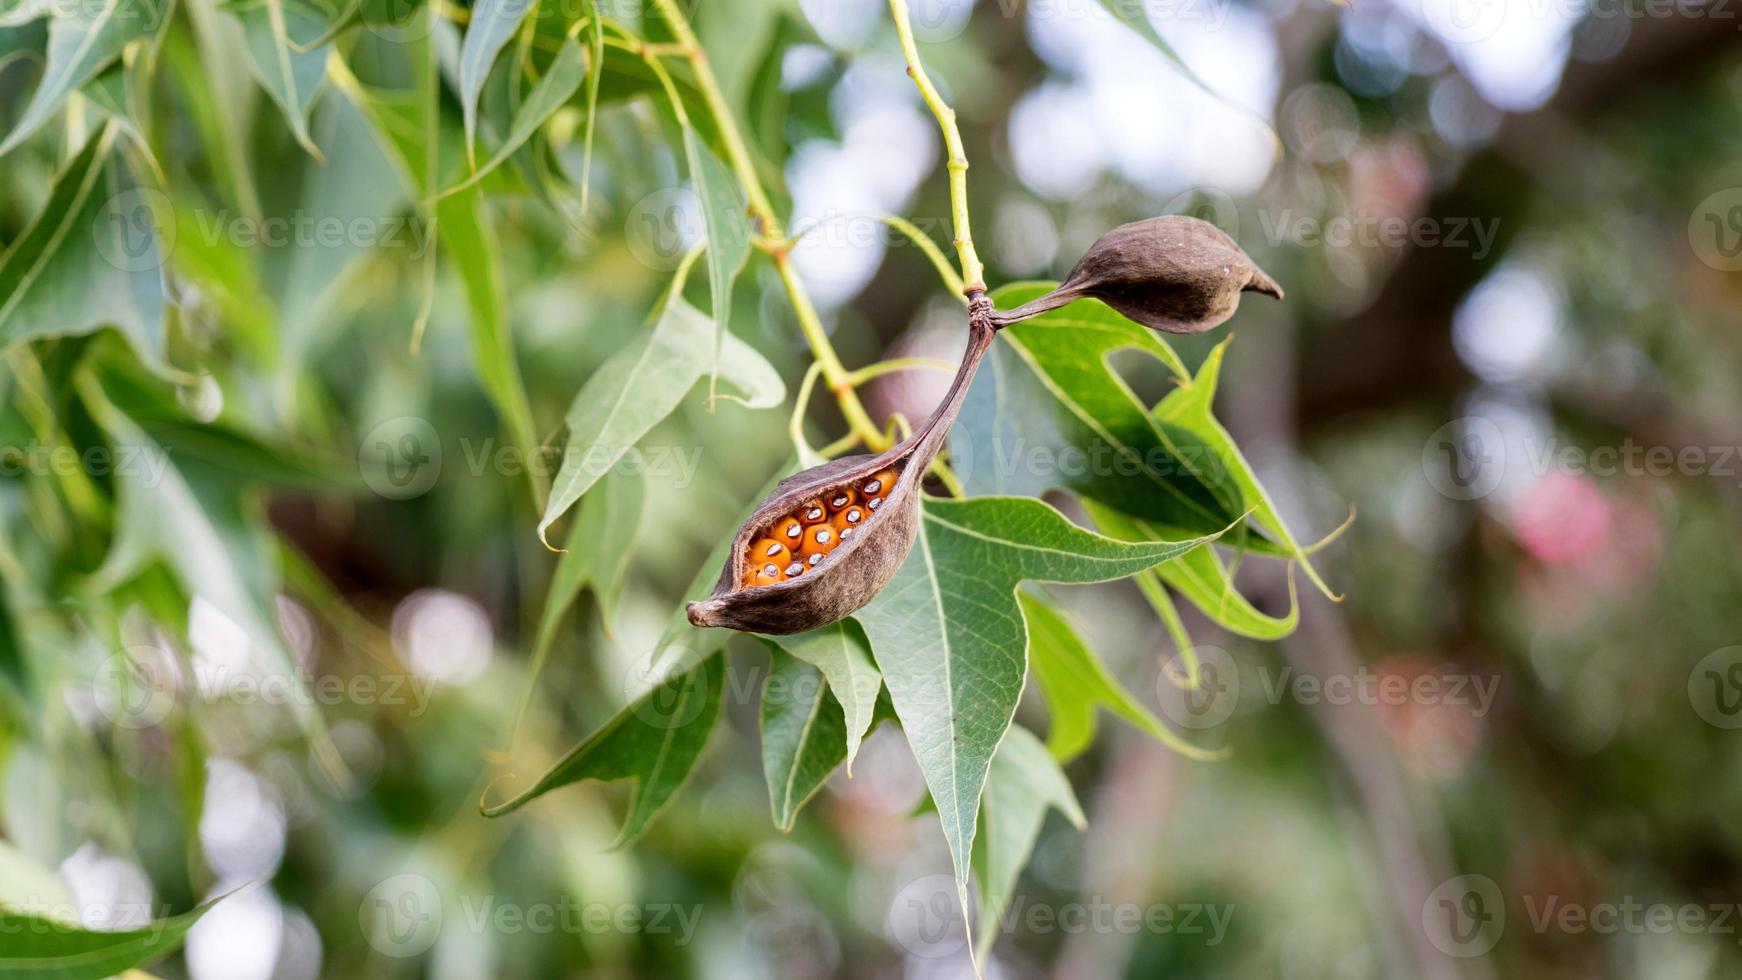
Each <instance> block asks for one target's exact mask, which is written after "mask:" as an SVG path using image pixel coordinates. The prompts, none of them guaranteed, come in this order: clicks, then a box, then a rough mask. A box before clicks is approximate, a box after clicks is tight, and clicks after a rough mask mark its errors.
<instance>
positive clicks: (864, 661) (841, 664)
mask: <svg viewBox="0 0 1742 980" xmlns="http://www.w3.org/2000/svg"><path fill="white" fill-rule="evenodd" d="M769 642H772V643H776V644H778V645H779V646H780V647H781V648H782V649H784V650H785V651H786V652H787V653H790V654H792V655H793V656H795V657H797V658H799V659H800V660H803V661H804V662H806V663H808V664H810V665H811V666H813V667H816V668H817V669H818V670H821V671H822V672H823V676H824V677H826V678H828V682H829V689H830V690H831V691H832V692H833V693H834V696H835V697H836V698H838V699H840V702H841V706H842V708H843V709H844V711H845V713H846V715H845V717H846V734H847V771H849V772H851V771H852V769H853V759H854V758H855V757H856V756H857V755H858V754H859V745H860V743H861V742H862V741H863V740H864V738H865V733H866V732H867V731H870V729H871V720H872V717H873V715H874V714H875V713H876V710H877V695H878V694H879V693H880V692H881V691H882V689H883V678H882V675H880V674H878V673H877V665H876V664H873V663H872V662H871V642H870V641H869V640H867V639H866V638H865V631H864V629H863V628H862V627H860V626H859V624H858V623H857V622H855V621H853V620H852V619H844V620H842V621H840V622H838V623H835V624H833V625H830V626H825V627H823V628H822V629H816V630H811V631H810V632H808V633H795V634H793V635H791V636H782V637H772V638H769Z"/></svg>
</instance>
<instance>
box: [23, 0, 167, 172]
mask: <svg viewBox="0 0 1742 980" xmlns="http://www.w3.org/2000/svg"><path fill="white" fill-rule="evenodd" d="M58 13H59V14H60V15H59V16H55V17H53V18H52V19H51V20H50V21H49V25H48V58H47V64H46V65H45V66H44V68H43V73H42V81H40V82H38V83H37V85H36V91H35V92H32V93H31V96H30V103H29V105H27V106H25V107H24V113H23V115H21V116H19V117H18V123H17V125H15V126H13V127H12V132H11V133H10V134H8V135H7V137H6V139H5V141H3V142H0V155H5V154H6V153H8V152H10V151H11V150H12V149H13V148H14V147H16V146H17V145H18V144H20V143H22V142H24V140H26V139H27V138H29V137H30V135H31V134H32V133H34V132H36V131H37V129H39V128H41V126H42V124H43V123H45V122H47V121H48V119H49V117H50V116H52V115H54V113H55V112H56V111H57V110H59V109H60V106H61V103H62V102H64V101H66V98H67V96H68V95H70V94H72V93H73V92H76V91H78V90H79V89H80V88H83V87H84V85H85V83H86V82H88V81H90V80H91V79H93V78H96V77H97V75H98V74H99V73H100V72H102V70H103V69H105V68H107V67H109V64H110V63H111V62H113V61H114V60H115V59H116V58H119V57H120V56H121V49H122V48H125V47H126V46H127V45H128V44H129V43H130V42H132V41H136V40H139V39H141V38H145V37H149V36H150V35H152V34H154V33H156V31H157V30H158V28H159V27H161V26H162V25H163V23H164V21H165V19H166V18H165V13H166V11H165V9H164V0H103V3H102V6H101V7H98V8H97V9H94V10H93V9H90V7H89V6H88V5H85V4H73V5H72V6H71V7H70V8H67V9H64V10H59V11H58Z"/></svg>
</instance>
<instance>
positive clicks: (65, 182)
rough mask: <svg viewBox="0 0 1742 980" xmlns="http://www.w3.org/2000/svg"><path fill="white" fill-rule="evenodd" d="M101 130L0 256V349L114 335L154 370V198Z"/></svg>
mask: <svg viewBox="0 0 1742 980" xmlns="http://www.w3.org/2000/svg"><path fill="white" fill-rule="evenodd" d="M114 139H115V125H114V124H113V123H110V124H108V125H106V126H104V127H103V128H102V129H101V130H99V131H98V132H97V133H96V134H94V135H92V136H91V138H90V139H88V140H87V141H86V142H85V145H84V147H83V148H82V149H81V150H80V151H79V152H78V154H77V155H76V156H74V157H73V159H72V162H70V163H68V164H67V166H66V169H64V170H62V171H61V172H60V174H59V175H58V176H57V177H56V178H55V182H54V187H53V189H52V190H51V192H50V193H49V198H48V202H47V203H46V204H44V205H43V208H42V211H41V212H39V213H38V214H37V216H36V217H35V218H34V219H33V220H32V221H31V223H30V226H29V227H27V228H26V229H25V230H24V233H23V234H21V235H20V236H19V237H18V238H17V239H16V240H15V241H13V243H12V245H11V247H10V248H8V249H7V250H6V253H5V255H4V256H3V257H0V346H5V345H10V344H13V343H16V342H18V341H20V340H29V339H33V338H37V337H53V336H66V335H71V334H84V333H89V332H91V331H93V330H97V329H99V328H101V327H105V326H114V327H116V328H118V329H119V330H120V331H121V332H122V333H123V334H124V335H126V337H127V339H128V340H129V341H130V342H131V343H132V344H133V347H134V349H135V350H136V351H137V352H138V353H139V356H140V357H141V358H142V359H144V360H145V361H146V362H147V363H149V364H151V365H153V366H155V367H159V368H161V366H162V364H163V344H164V340H163V281H162V275H161V272H160V270H159V266H161V264H162V257H161V255H162V253H161V251H160V250H159V243H158V230H157V220H158V218H159V215H158V214H157V213H156V208H155V207H154V206H153V205H154V202H155V201H156V200H157V198H155V197H153V196H152V195H154V194H155V193H156V192H154V191H150V190H148V189H139V188H136V187H134V186H133V185H132V183H131V179H130V176H129V175H128V174H127V173H126V171H125V169H124V168H123V167H121V166H120V165H119V164H118V163H117V162H115V161H114V159H113V155H112V153H111V149H112V147H113V145H114Z"/></svg>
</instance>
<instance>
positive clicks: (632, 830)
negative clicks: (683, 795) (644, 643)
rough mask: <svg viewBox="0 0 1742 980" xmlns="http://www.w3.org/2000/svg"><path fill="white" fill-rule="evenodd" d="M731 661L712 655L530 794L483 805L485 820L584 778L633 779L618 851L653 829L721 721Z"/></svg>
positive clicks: (591, 739) (604, 731)
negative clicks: (727, 673) (727, 669)
mask: <svg viewBox="0 0 1742 980" xmlns="http://www.w3.org/2000/svg"><path fill="white" fill-rule="evenodd" d="M724 690H725V657H724V656H723V655H721V654H720V653H717V652H716V653H711V654H708V655H707V656H706V657H704V658H703V659H702V660H701V661H700V662H699V663H696V664H695V665H694V666H691V667H690V668H689V669H688V670H685V671H684V672H683V673H680V674H676V675H675V676H673V677H671V678H669V679H668V680H666V681H665V682H663V683H661V684H659V685H658V686H656V687H654V688H653V689H652V690H650V691H648V692H647V693H646V694H644V695H642V696H641V697H640V698H639V699H638V700H636V701H635V702H634V703H633V704H631V705H629V707H627V708H624V709H623V710H622V711H619V712H617V714H616V715H615V716H614V717H613V718H612V719H611V720H610V721H608V722H606V723H605V726H604V727H603V728H600V729H599V730H598V731H596V732H594V733H593V734H592V735H589V736H587V738H586V739H585V740H584V741H582V742H581V743H580V744H579V745H577V746H575V747H574V749H573V750H571V751H570V752H569V754H568V755H567V756H566V757H565V758H564V759H563V760H562V761H561V762H558V763H557V764H556V765H555V766H554V767H552V768H551V770H550V771H549V772H547V773H545V774H544V776H542V777H541V778H540V779H539V780H538V782H537V783H535V784H534V785H533V786H532V787H531V788H530V789H527V790H526V791H525V792H523V793H521V794H519V795H518V796H515V797H514V798H512V799H510V800H508V801H507V802H504V803H500V804H497V805H495V806H488V805H486V806H483V807H481V808H480V809H481V811H482V812H483V814H484V816H486V817H499V816H502V815H503V814H506V813H512V812H513V811H515V810H518V809H520V808H521V807H523V806H525V805H526V804H528V803H530V802H532V801H533V800H536V799H538V798H539V797H541V796H543V795H544V794H546V793H548V792H550V791H551V790H553V789H557V788H559V787H562V786H567V785H569V784H570V783H578V782H580V781H581V780H584V779H597V780H601V781H604V782H612V781H615V780H619V779H630V780H634V781H635V784H636V786H635V793H634V796H633V797H632V798H631V800H630V802H629V812H628V813H627V814H626V815H625V816H624V818H623V830H622V833H621V834H620V836H619V837H618V840H617V843H618V846H622V845H624V844H628V843H630V842H631V841H633V840H634V839H635V838H636V837H639V836H640V835H641V832H642V831H643V830H646V829H647V825H648V823H650V822H651V821H652V820H653V818H654V817H655V816H657V815H658V814H659V811H660V810H662V809H663V808H664V807H665V805H666V804H667V803H670V802H671V800H672V798H673V797H674V796H676V795H677V791H678V790H679V789H681V788H683V784H684V782H685V781H686V780H688V779H689V775H690V772H691V771H692V770H693V769H695V765H696V760H697V759H699V758H700V757H701V754H702V749H703V748H705V747H706V746H707V742H708V736H709V735H710V734H711V733H712V732H713V730H714V723H715V721H717V720H718V719H719V716H720V695H721V693H722V692H723V691H724Z"/></svg>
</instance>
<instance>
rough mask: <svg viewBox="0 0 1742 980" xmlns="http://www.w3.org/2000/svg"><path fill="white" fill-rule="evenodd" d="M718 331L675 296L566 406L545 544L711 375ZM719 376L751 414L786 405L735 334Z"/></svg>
mask: <svg viewBox="0 0 1742 980" xmlns="http://www.w3.org/2000/svg"><path fill="white" fill-rule="evenodd" d="M713 326H714V323H713V321H712V320H711V319H709V318H708V317H707V316H706V315H704V314H703V313H702V312H701V311H700V310H697V309H696V308H695V307H693V306H691V305H690V304H689V303H687V302H685V301H684V299H683V297H682V296H679V295H677V294H676V293H675V292H674V293H673V294H672V295H671V296H670V298H669V299H668V301H667V302H666V305H665V309H664V310H663V311H662V312H661V313H660V316H659V321H658V322H657V323H655V324H654V327H653V330H652V331H650V332H648V333H647V334H646V336H645V338H644V339H643V340H641V341H640V342H639V343H637V344H634V345H631V346H630V347H628V348H626V349H624V350H621V351H618V352H617V353H616V354H614V355H612V357H611V358H610V359H608V360H607V361H606V362H605V363H604V364H603V365H601V366H600V368H599V369H598V370H597V371H595V372H594V373H593V376H592V377H591V378H589V379H588V380H587V383H586V384H585V385H583V386H582V387H581V390H580V392H579V393H578V394H576V395H575V400H574V402H573V403H572V404H570V405H569V411H568V415H567V416H566V420H567V422H568V426H569V443H568V450H567V451H566V452H565V453H564V454H563V465H562V468H561V469H560V470H559V471H558V472H557V477H556V482H555V484H554V485H553V486H552V488H551V495H550V503H549V504H547V505H546V506H545V510H544V517H543V518H542V519H540V520H539V522H538V534H539V537H540V538H544V537H545V534H546V532H547V531H548V529H549V528H550V526H551V524H553V523H555V522H556V520H557V518H559V517H561V516H562V515H563V514H564V513H565V512H566V511H567V510H568V509H569V508H570V507H572V506H574V503H575V501H577V500H579V499H581V496H582V495H583V494H585V493H586V492H587V490H588V489H589V488H591V487H592V485H593V484H594V482H596V481H597V480H598V479H599V477H600V476H602V475H603V474H604V473H605V472H606V471H608V470H609V469H611V467H613V466H615V465H617V461H618V460H619V459H622V458H623V454H624V453H626V452H628V451H629V449H630V447H631V446H634V445H635V443H636V442H637V441H639V440H640V439H641V437H642V436H644V435H646V434H647V433H648V432H649V431H650V430H652V428H653V427H654V426H655V425H657V424H659V422H660V420H661V419H664V418H665V417H666V416H667V415H670V414H671V412H672V410H673V409H675V408H677V406H678V403H679V402H680V401H682V400H683V396H684V394H685V393H687V392H688V391H689V390H690V388H691V387H693V386H694V385H695V383H696V381H697V380H699V379H700V378H701V376H702V374H703V373H704V372H706V371H707V370H708V367H709V361H710V359H709V357H708V352H709V351H710V350H711V349H712V340H713V336H712V334H713ZM720 372H721V373H722V374H723V375H725V377H726V379H727V380H728V381H730V382H732V383H733V384H734V385H736V386H737V387H738V388H740V389H741V390H742V391H743V392H744V394H745V396H746V397H745V402H744V404H745V405H746V406H747V407H750V408H769V407H772V406H774V405H778V404H780V402H781V400H782V399H784V398H785V397H786V385H785V383H784V382H782V381H781V380H780V375H779V374H778V373H776V372H775V370H774V368H773V366H772V365H770V364H769V363H768V362H767V361H766V360H764V359H763V357H762V355H761V354H758V353H757V352H756V350H755V349H754V348H752V347H751V346H750V345H748V344H746V343H744V342H743V341H741V340H739V339H738V338H737V337H734V336H732V335H730V334H728V335H727V336H726V342H725V347H724V348H723V350H722V353H721V358H720Z"/></svg>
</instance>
